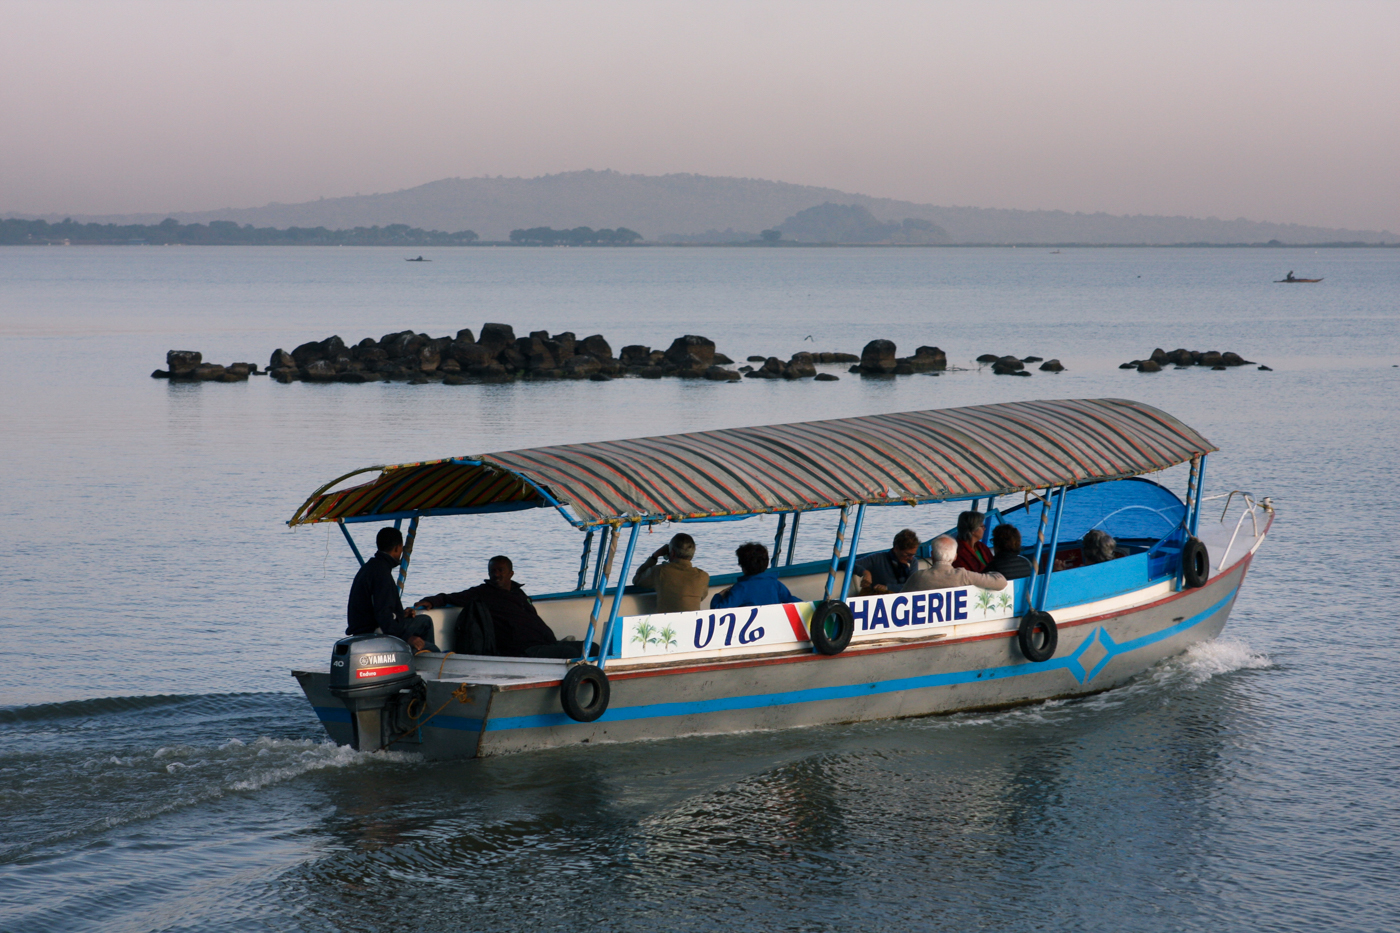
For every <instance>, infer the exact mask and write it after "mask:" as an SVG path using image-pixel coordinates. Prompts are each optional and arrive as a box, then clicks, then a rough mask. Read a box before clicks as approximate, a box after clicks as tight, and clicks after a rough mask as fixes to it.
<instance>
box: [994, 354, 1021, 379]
mask: <svg viewBox="0 0 1400 933" xmlns="http://www.w3.org/2000/svg"><path fill="white" fill-rule="evenodd" d="M1025 369H1026V364H1025V363H1022V362H1021V361H1020V360H1018V359H1016V357H1014V356H1003V357H1002V358H1001V359H999V360H997V361H996V362H995V363H993V364H992V372H993V373H995V374H996V375H998V376H1014V375H1018V374H1020V373H1022V372H1025Z"/></svg>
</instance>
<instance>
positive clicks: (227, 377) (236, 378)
mask: <svg viewBox="0 0 1400 933" xmlns="http://www.w3.org/2000/svg"><path fill="white" fill-rule="evenodd" d="M214 381H215V382H247V381H248V374H247V373H244V374H243V375H241V376H240V375H238V374H237V373H231V372H229V371H228V370H227V369H225V370H224V372H223V375H221V376H220V377H219V378H218V379H215V380H214Z"/></svg>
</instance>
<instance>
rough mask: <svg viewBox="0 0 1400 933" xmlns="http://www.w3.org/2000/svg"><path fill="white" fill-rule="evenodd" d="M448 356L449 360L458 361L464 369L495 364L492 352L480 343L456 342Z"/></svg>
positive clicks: (453, 343)
mask: <svg viewBox="0 0 1400 933" xmlns="http://www.w3.org/2000/svg"><path fill="white" fill-rule="evenodd" d="M447 355H448V358H449V359H452V360H456V361H457V363H458V365H460V366H461V367H462V368H463V369H470V368H471V367H473V366H484V365H486V364H487V363H490V362H493V356H492V354H491V351H490V350H488V349H486V347H483V346H482V345H481V344H479V343H458V342H457V341H455V340H454V341H453V342H452V346H451V347H449V348H448V349H447Z"/></svg>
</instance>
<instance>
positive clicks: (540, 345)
mask: <svg viewBox="0 0 1400 933" xmlns="http://www.w3.org/2000/svg"><path fill="white" fill-rule="evenodd" d="M550 342H551V341H550V340H549V332H548V331H543V330H538V331H535V332H534V333H532V334H531V335H530V336H528V337H521V338H520V339H519V340H517V341H515V349H516V352H518V353H519V354H520V356H521V357H522V358H523V359H524V364H525V365H524V368H525V370H526V371H527V372H532V373H533V372H541V371H543V370H548V369H557V368H558V366H559V361H558V360H557V359H555V358H554V353H553V351H551V350H550V348H549V346H548V344H549V343H550Z"/></svg>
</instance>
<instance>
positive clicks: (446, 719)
mask: <svg viewBox="0 0 1400 933" xmlns="http://www.w3.org/2000/svg"><path fill="white" fill-rule="evenodd" d="M311 708H312V709H313V710H315V711H316V718H317V719H319V720H321V722H338V723H343V724H345V725H347V726H348V725H350V711H349V710H348V709H346V708H345V707H343V706H313V707H311ZM569 721H570V722H573V720H572V719H571V720H569ZM427 725H428V726H429V727H430V728H433V729H456V730H459V731H461V732H480V731H481V720H480V719H468V718H466V717H465V716H439V717H437V718H436V719H433V720H431V721H430V722H429V723H428V724H427Z"/></svg>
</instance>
